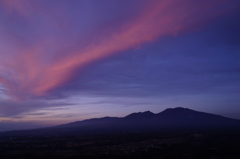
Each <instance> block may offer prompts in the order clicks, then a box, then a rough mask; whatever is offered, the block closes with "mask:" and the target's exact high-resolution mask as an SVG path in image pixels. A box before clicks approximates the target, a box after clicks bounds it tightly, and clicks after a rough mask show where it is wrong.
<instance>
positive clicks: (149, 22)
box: [0, 0, 234, 100]
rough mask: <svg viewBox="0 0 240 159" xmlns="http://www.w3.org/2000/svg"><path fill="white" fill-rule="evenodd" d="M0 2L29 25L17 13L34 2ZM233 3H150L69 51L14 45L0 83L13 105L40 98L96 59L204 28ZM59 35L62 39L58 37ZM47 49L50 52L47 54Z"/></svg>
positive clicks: (164, 0) (57, 45) (42, 45)
mask: <svg viewBox="0 0 240 159" xmlns="http://www.w3.org/2000/svg"><path fill="white" fill-rule="evenodd" d="M2 2H5V3H1V4H2V5H5V6H6V7H8V10H11V11H12V12H9V13H8V14H14V15H16V14H21V15H23V16H24V18H26V21H28V20H29V17H28V16H29V15H30V13H28V12H27V11H26V10H24V9H23V8H25V7H26V6H25V4H24V3H26V2H28V3H27V4H28V7H30V8H32V7H33V8H34V7H35V6H38V5H36V4H35V1H31V2H30V1H27V0H25V1H10V2H8V1H2ZM233 2H234V1H227V0H220V1H216V0H210V1H199V0H196V1H194V2H192V1H190V0H180V1H179V0H161V1H155V0H152V1H147V5H146V7H145V8H144V9H143V10H142V11H141V13H139V15H138V16H135V17H134V18H132V19H131V20H127V21H125V22H124V23H122V24H121V25H119V26H117V27H115V28H113V29H111V30H110V31H109V32H107V33H106V32H104V33H106V34H105V35H102V34H101V33H97V34H96V36H94V38H93V39H94V40H92V41H91V42H89V43H87V44H84V45H81V44H76V45H74V47H73V48H69V47H67V46H72V44H66V43H65V44H64V45H61V43H52V42H51V44H48V43H45V42H44V41H41V40H40V42H39V40H36V41H37V43H34V44H33V45H32V46H18V45H19V44H16V46H17V51H16V52H17V53H16V54H14V55H13V56H11V57H10V59H8V60H6V61H5V63H1V64H0V69H1V74H0V82H1V83H2V84H3V85H4V86H5V88H6V89H7V90H8V93H9V95H10V96H11V97H13V98H15V99H18V100H26V99H32V98H36V97H43V96H46V95H48V94H49V93H51V91H53V90H55V89H57V88H60V87H62V86H64V85H65V84H66V83H67V82H68V81H69V80H71V79H72V78H74V77H75V76H76V72H79V70H81V69H84V67H86V66H87V65H89V64H91V63H94V62H95V61H96V60H99V59H102V58H105V57H108V56H110V55H112V54H115V53H119V52H123V51H126V50H128V49H131V48H137V47H139V46H141V45H142V44H144V43H146V42H151V41H154V40H155V39H157V38H160V37H163V36H167V35H171V36H176V35H178V34H181V33H183V32H187V31H189V30H196V29H198V28H199V27H201V26H202V25H203V24H204V23H206V22H208V21H210V20H212V19H214V18H216V17H218V16H220V15H223V14H227V13H229V12H230V10H231V9H234V7H232V6H231V5H230V6H228V5H226V4H230V3H233ZM13 11H14V12H13ZM39 12H40V11H39V9H38V13H35V12H34V10H31V13H35V14H39V16H41V14H40V13H39ZM133 12H134V10H133ZM61 14H63V15H64V14H65V13H61ZM66 14H67V13H66ZM105 27H106V28H107V27H108V26H105ZM40 29H42V28H41V27H40ZM36 30H37V29H36ZM60 30H61V29H60ZM103 30H104V29H103ZM37 31H38V30H37ZM66 31H67V30H66ZM26 34H27V33H26ZM64 36H65V34H64V35H63V38H64ZM50 39H51V37H50ZM69 43H71V42H69ZM66 48H67V49H66ZM48 50H54V51H53V53H49V51H48ZM59 50H64V52H65V53H64V54H63V55H62V54H61V53H59V52H58V51H59ZM51 55H52V56H51ZM52 57H55V58H52Z"/></svg>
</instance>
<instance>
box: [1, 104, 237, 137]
mask: <svg viewBox="0 0 240 159" xmlns="http://www.w3.org/2000/svg"><path fill="white" fill-rule="evenodd" d="M226 129H231V130H234V129H240V120H237V119H231V118H227V117H223V116H220V115H215V114H209V113H204V112H198V111H194V110H191V109H188V108H181V107H177V108H168V109H166V110H164V111H162V112H160V113H157V114H154V113H152V112H150V111H146V112H138V113H132V114H129V115H127V116H125V117H122V118H119V117H103V118H94V119H88V120H83V121H76V122H72V123H68V124H62V125H58V126H53V127H49V128H41V129H33V130H22V131H10V132H2V133H0V136H1V135H4V134H5V135H6V134H7V135H63V134H73V135H76V134H77V135H90V134H93V135H94V134H111V133H145V132H163V131H186V130H187V131H193V132H194V131H196V130H226Z"/></svg>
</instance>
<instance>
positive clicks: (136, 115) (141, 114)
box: [124, 111, 155, 119]
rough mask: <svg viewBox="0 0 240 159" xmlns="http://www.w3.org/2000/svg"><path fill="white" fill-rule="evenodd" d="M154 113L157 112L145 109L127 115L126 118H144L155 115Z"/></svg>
mask: <svg viewBox="0 0 240 159" xmlns="http://www.w3.org/2000/svg"><path fill="white" fill-rule="evenodd" d="M154 115H155V114H154V113H152V112H150V111H145V112H138V113H132V114H129V115H127V116H125V117H124V118H126V119H144V118H149V117H153V116H154Z"/></svg>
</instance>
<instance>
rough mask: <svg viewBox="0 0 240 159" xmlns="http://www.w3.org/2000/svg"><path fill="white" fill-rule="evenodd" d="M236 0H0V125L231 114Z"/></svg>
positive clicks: (236, 110)
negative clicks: (186, 112)
mask: <svg viewBox="0 0 240 159" xmlns="http://www.w3.org/2000/svg"><path fill="white" fill-rule="evenodd" d="M239 19H240V2H239V0H78V1H77V0H0V131H4V130H12V129H26V128H34V127H41V126H49V125H55V124H61V123H67V122H72V121H76V120H83V119H87V118H93V117H103V116H125V115H127V114H129V113H132V112H139V111H147V110H150V111H152V112H154V113H157V112H160V111H162V110H164V109H166V108H169V107H179V106H180V107H187V108H190V109H194V110H199V111H205V112H209V113H214V114H220V115H224V116H228V117H232V118H238V119H240V105H239V103H240V98H239V97H240V62H239V60H240V39H239V37H240V29H239V28H240V21H239Z"/></svg>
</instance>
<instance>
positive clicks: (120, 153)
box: [0, 131, 240, 159]
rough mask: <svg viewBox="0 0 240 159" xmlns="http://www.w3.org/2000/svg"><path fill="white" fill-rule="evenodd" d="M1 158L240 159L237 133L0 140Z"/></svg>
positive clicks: (239, 143)
mask: <svg viewBox="0 0 240 159" xmlns="http://www.w3.org/2000/svg"><path fill="white" fill-rule="evenodd" d="M0 158H1V159H12V158H14V159H15V158H24V159H40V158H41V159H77V158H83V159H85V158H86V159H95V158H104V159H108V158H114V159H122V158H124V159H125V158H129V159H130V158H131V159H132V158H136V159H147V158H148V159H149V158H154V159H240V131H231V132H229V131H221V132H204V133H203V132H201V133H200V132H196V133H177V132H170V133H169V134H167V133H166V134H161V133H155V134H121V135H116V134H115V135H99V136H98V135H96V136H61V137H60V136H41V137H37V136H34V137H31V136H29V137H14V138H1V140H0Z"/></svg>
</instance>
